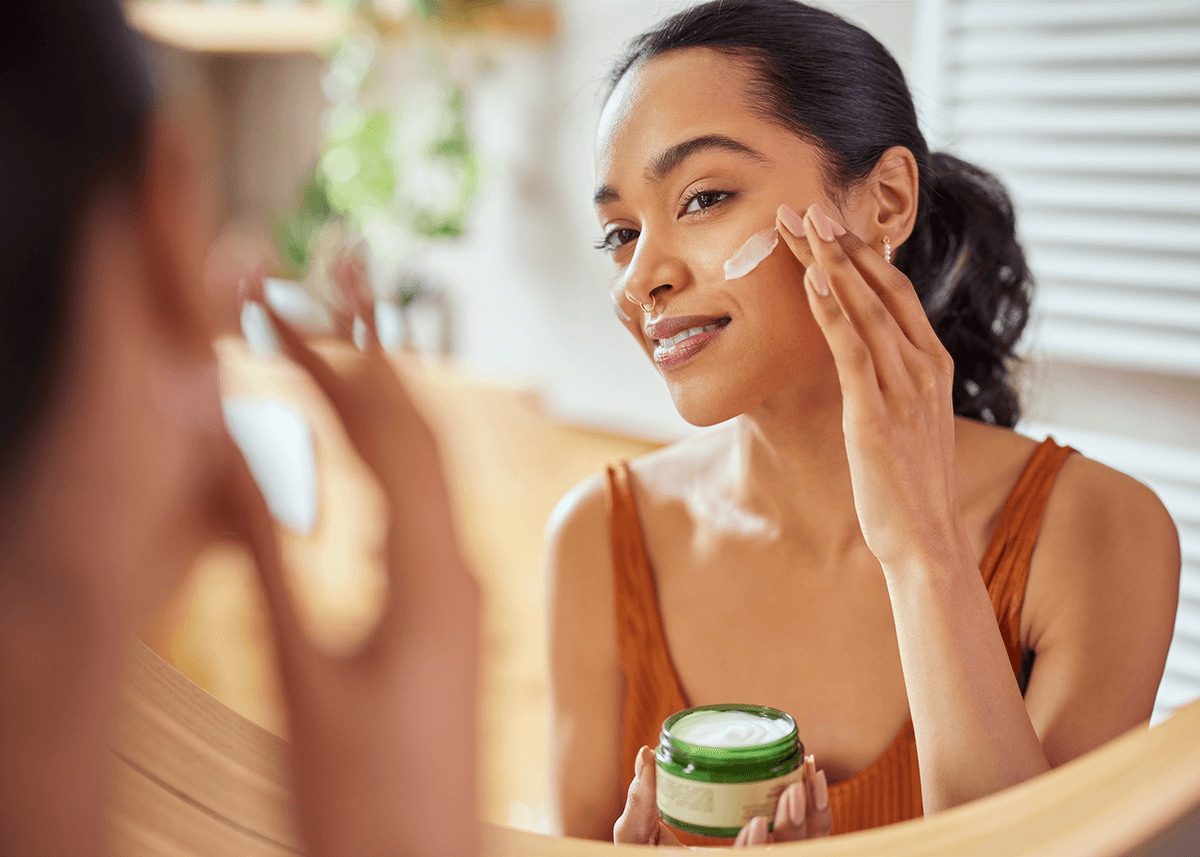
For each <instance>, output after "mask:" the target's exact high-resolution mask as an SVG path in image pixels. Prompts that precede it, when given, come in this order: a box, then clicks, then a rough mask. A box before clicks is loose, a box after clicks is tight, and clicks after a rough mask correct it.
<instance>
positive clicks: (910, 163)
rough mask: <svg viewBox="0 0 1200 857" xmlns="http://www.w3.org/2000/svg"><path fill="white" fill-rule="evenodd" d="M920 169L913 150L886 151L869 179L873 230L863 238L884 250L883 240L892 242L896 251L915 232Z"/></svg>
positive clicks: (869, 200) (870, 223)
mask: <svg viewBox="0 0 1200 857" xmlns="http://www.w3.org/2000/svg"><path fill="white" fill-rule="evenodd" d="M919 176H920V173H919V170H918V169H917V159H916V158H914V157H913V153H912V152H910V151H909V150H908V149H906V148H904V147H903V146H893V147H892V148H890V149H888V150H887V151H886V152H884V153H883V154H882V155H881V156H880V158H879V160H878V161H877V162H876V164H875V169H873V170H872V171H871V176H870V179H869V180H868V190H869V198H868V200H867V201H868V203H869V217H868V224H867V228H868V229H869V230H870V231H869V232H868V234H867V235H864V236H863V238H864V239H865V240H866V241H867V243H869V244H870V245H871V246H872V247H875V248H876V249H878V250H879V251H880V253H882V252H883V249H882V248H883V239H884V237H887V239H888V240H889V241H890V242H891V245H892V252H893V253H894V252H895V251H896V249H897V248H899V247H900V245H901V244H903V243H904V242H905V241H907V240H908V236H909V235H911V234H912V230H913V223H914V222H916V219H917V202H918V200H919V198H920V197H919V186H920V185H919Z"/></svg>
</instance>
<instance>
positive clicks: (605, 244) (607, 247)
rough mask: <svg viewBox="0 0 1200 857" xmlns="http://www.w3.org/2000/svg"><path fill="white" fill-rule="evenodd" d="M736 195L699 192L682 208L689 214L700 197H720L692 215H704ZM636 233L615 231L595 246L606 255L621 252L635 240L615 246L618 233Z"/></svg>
mask: <svg viewBox="0 0 1200 857" xmlns="http://www.w3.org/2000/svg"><path fill="white" fill-rule="evenodd" d="M735 195H736V194H734V193H733V191H728V190H697V191H695V192H694V193H692V194H691V195H690V196H688V197H687V198H686V199H684V200H683V201H682V202H681V203H680V208H682V209H683V212H684V214H687V213H688V208H689V207H690V206H691V204H692V203H693V202H695V201H696V200H697V199H699V198H700V197H702V196H708V197H719V199H716V200H714V201H713V202H710V203H709V204H708V205H705V206H702V207H701V208H700V209H699V210H698V211H694V212H691V213H692V214H700V215H702V214H703V213H704V212H706V211H708V209H710V208H712V207H713V206H714V205H719V204H720V203H722V202H725V201H726V200H729V199H732V198H733V197H734V196H735ZM636 231H637V230H634V229H629V228H628V227H623V228H621V229H614V230H613V231H612V232H609V233H608V234H607V235H605V236H604V237H603V238H601V239H600V240H598V241H597V242H596V243H595V245H594V246H595V248H596V249H597V250H601V251H603V252H606V253H615V252H616V251H617V250H619V249H620V248H621V247H623V246H624V245H625V244H628V243H629V241H632V240H633V239H632V238H630V239H629V241H622V242H621V243H620V244H614V243H613V238H614V237H615V236H616V235H617V234H618V233H621V232H636Z"/></svg>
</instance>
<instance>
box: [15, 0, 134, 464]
mask: <svg viewBox="0 0 1200 857" xmlns="http://www.w3.org/2000/svg"><path fill="white" fill-rule="evenodd" d="M15 5H16V8H15V9H10V10H9V12H8V13H6V15H5V23H4V26H3V27H0V199H2V200H3V202H4V204H3V205H2V206H0V265H2V266H3V271H2V273H0V301H2V302H3V318H4V320H5V329H4V333H3V335H2V336H0V485H3V480H5V479H6V478H7V477H8V476H9V475H10V474H11V471H12V469H13V466H14V464H15V462H16V461H17V460H18V459H19V457H20V452H21V449H22V448H23V447H24V445H25V443H26V442H27V441H28V440H29V438H30V435H31V434H32V432H33V430H34V427H35V425H36V424H37V422H38V418H39V416H40V414H41V412H42V411H43V410H44V408H45V406H46V404H47V403H48V401H49V400H50V398H51V392H52V389H53V387H54V381H55V379H56V377H57V375H58V369H59V365H60V363H61V360H62V356H63V352H64V350H65V348H66V345H67V343H66V324H67V316H68V308H69V294H68V289H69V279H70V276H71V268H72V264H73V261H74V249H75V247H74V245H75V238H76V233H77V232H78V229H79V224H80V218H81V215H82V214H83V209H84V207H85V205H86V203H87V201H88V199H89V198H90V197H91V195H92V193H93V192H94V191H95V189H96V188H97V186H98V185H99V184H100V182H101V181H102V180H103V179H105V177H108V176H111V177H113V178H116V179H118V180H119V179H129V180H131V181H132V180H133V179H134V178H135V177H136V175H137V173H138V172H139V171H140V168H141V149H142V139H143V137H144V134H143V133H142V129H143V128H144V126H145V124H146V120H147V118H148V117H149V113H150V105H151V95H150V83H149V78H148V76H147V74H146V71H145V68H144V66H143V65H142V63H141V61H140V59H139V57H138V54H137V50H136V47H135V44H134V41H133V37H132V35H131V34H130V32H129V29H128V27H127V26H126V24H125V19H124V17H123V16H122V14H121V10H120V7H119V6H118V4H117V3H116V2H114V0H18V3H17V4H15Z"/></svg>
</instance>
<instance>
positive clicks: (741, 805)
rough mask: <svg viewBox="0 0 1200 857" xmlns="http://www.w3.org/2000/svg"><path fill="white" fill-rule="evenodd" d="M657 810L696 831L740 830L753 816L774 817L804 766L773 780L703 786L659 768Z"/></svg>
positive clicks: (798, 779)
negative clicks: (784, 792)
mask: <svg viewBox="0 0 1200 857" xmlns="http://www.w3.org/2000/svg"><path fill="white" fill-rule="evenodd" d="M656 773H657V779H658V810H659V812H661V813H662V814H663V815H666V816H670V817H671V818H674V819H676V820H678V821H682V822H684V823H686V824H694V825H697V826H699V827H719V828H731V827H741V826H742V825H744V824H746V823H747V822H748V821H750V819H752V818H754V817H755V816H756V815H765V816H766V817H767V818H774V816H775V802H776V800H778V798H779V795H780V794H781V793H782V792H783V790H784V789H786V788H787V787H788V786H790V785H791V784H792V783H796V782H799V781H800V780H801V779H802V778H803V776H804V766H803V765H801V766H800V767H798V768H796V770H794V771H792V772H791V773H787V774H784V775H783V776H782V777H775V778H774V779H772V780H759V781H757V782H750V783H705V782H700V781H697V780H689V779H685V778H683V777H678V776H676V775H674V774H669V773H667V772H666V771H664V770H663V769H662V768H661V767H660V768H658V771H657V772H656Z"/></svg>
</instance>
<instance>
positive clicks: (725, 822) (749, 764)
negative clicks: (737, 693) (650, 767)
mask: <svg viewBox="0 0 1200 857" xmlns="http://www.w3.org/2000/svg"><path fill="white" fill-rule="evenodd" d="M727 715H728V716H727ZM743 727H744V728H743ZM688 738H690V739H691V740H686V739H688ZM693 742H700V743H693ZM714 744H717V745H719V746H713V745H714ZM731 744H738V745H740V746H731ZM654 758H655V763H656V766H657V770H656V774H657V784H658V785H657V799H658V814H659V816H661V817H662V819H663V821H665V822H666V823H667V824H669V825H671V826H672V827H674V828H676V829H678V830H682V831H684V832H686V833H690V834H694V835H697V836H703V837H713V838H727V837H732V836H737V833H738V831H739V830H740V829H741V828H742V826H743V825H745V824H746V823H747V822H748V821H750V819H752V818H754V817H755V816H756V815H765V816H766V817H767V818H768V819H769V820H773V819H774V816H775V803H776V801H777V800H778V798H779V795H780V794H781V793H782V792H783V790H784V789H786V788H787V787H788V786H789V785H791V784H792V783H795V782H799V781H800V780H802V779H803V777H804V745H803V744H801V743H800V738H799V735H798V734H797V732H796V721H795V720H793V719H792V717H791V715H789V714H787V713H785V712H783V711H779V710H778V709H775V708H767V707H766V706H763V705H737V704H724V705H702V706H699V707H697V708H688V709H686V710H684V711H680V712H677V713H675V714H672V715H671V716H670V717H668V718H667V719H666V720H665V721H664V722H663V726H662V735H661V737H660V739H659V744H658V749H657V750H656V752H655V754H654Z"/></svg>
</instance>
